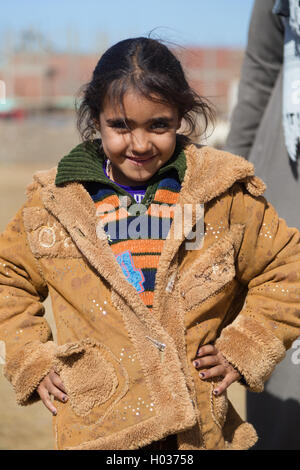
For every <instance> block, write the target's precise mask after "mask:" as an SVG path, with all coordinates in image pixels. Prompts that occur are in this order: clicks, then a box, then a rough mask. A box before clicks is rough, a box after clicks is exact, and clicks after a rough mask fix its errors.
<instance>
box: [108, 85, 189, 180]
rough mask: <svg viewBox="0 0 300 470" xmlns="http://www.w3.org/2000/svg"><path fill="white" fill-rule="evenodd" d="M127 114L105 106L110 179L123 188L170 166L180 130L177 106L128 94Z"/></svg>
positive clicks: (134, 93)
mask: <svg viewBox="0 0 300 470" xmlns="http://www.w3.org/2000/svg"><path fill="white" fill-rule="evenodd" d="M124 113H125V119H124V116H123V113H122V112H121V110H118V109H116V106H112V104H111V103H110V102H108V101H107V102H106V103H104V107H103V111H102V112H101V113H100V117H99V118H100V119H99V124H100V133H101V138H102V145H103V150H104V152H105V154H106V156H107V157H108V158H109V160H110V162H111V168H112V171H111V174H110V178H111V179H113V180H114V181H115V182H117V183H119V184H124V185H128V186H134V185H140V184H143V183H144V182H146V181H147V180H148V179H149V178H151V176H153V175H154V174H155V173H156V172H157V170H158V169H159V168H160V167H161V166H163V165H164V163H166V162H167V161H168V160H169V159H170V158H171V156H172V155H173V152H174V150H175V145H176V131H177V129H178V128H179V127H180V120H179V119H178V112H177V110H176V109H175V108H174V107H173V106H169V105H166V104H161V103H155V102H153V101H150V100H148V99H146V98H144V97H143V96H142V95H140V94H138V93H136V92H134V91H128V92H126V93H125V96H124Z"/></svg>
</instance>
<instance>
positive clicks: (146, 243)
mask: <svg viewBox="0 0 300 470" xmlns="http://www.w3.org/2000/svg"><path fill="white" fill-rule="evenodd" d="M164 242H165V240H151V239H149V240H143V239H142V240H124V241H122V242H118V243H116V244H115V245H111V248H112V250H113V252H114V253H115V254H118V253H121V252H123V251H127V250H130V251H131V253H132V254H134V253H144V252H150V253H151V252H152V253H158V252H160V253H161V251H162V249H163V245H164Z"/></svg>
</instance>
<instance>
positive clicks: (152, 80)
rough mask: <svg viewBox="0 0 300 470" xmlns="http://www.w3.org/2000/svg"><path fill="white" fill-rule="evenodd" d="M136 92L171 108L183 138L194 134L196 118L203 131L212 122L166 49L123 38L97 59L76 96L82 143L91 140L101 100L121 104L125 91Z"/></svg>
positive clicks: (155, 42)
mask: <svg viewBox="0 0 300 470" xmlns="http://www.w3.org/2000/svg"><path fill="white" fill-rule="evenodd" d="M132 88H133V89H136V90H137V91H138V92H139V93H141V94H142V95H143V96H145V97H146V98H148V99H151V100H153V101H157V102H162V103H168V104H171V105H174V106H175V107H176V108H177V110H178V113H179V118H180V119H184V121H185V122H186V124H187V130H188V132H187V135H188V136H190V135H191V134H194V135H195V134H196V127H197V124H196V120H197V117H198V116H199V115H200V116H201V117H202V118H203V120H204V129H202V132H201V133H203V132H205V131H206V130H207V127H208V125H209V123H210V122H211V121H213V120H214V112H213V109H212V107H211V105H210V104H209V102H208V100H207V99H205V98H203V97H200V96H199V95H198V94H197V93H196V92H195V91H194V90H193V89H192V88H191V87H190V86H189V84H188V82H187V80H186V77H185V74H184V71H183V69H182V66H181V64H180V62H179V60H177V58H176V57H175V55H174V54H173V53H172V52H171V51H170V49H169V48H168V47H166V46H165V45H164V44H162V43H161V42H160V41H158V40H155V39H150V38H146V37H138V38H133V39H125V40H123V41H120V42H118V43H117V44H115V45H114V46H112V47H110V48H109V49H108V50H107V51H106V52H105V53H104V54H103V55H102V57H101V58H100V60H99V62H98V64H97V66H96V68H95V70H94V72H93V76H92V80H91V81H90V82H89V83H87V84H86V85H84V86H83V87H82V88H81V89H80V90H79V93H83V99H82V101H81V103H80V106H79V107H78V105H77V102H76V111H77V129H78V131H79V133H80V135H81V138H82V140H83V141H87V140H90V139H91V138H93V134H94V133H95V131H96V124H95V121H96V122H97V121H98V120H99V114H100V112H101V111H102V107H103V103H104V100H105V99H106V98H107V97H108V98H109V99H111V100H113V102H114V103H116V104H118V105H121V106H122V103H123V97H124V94H125V93H126V91H127V90H129V89H132Z"/></svg>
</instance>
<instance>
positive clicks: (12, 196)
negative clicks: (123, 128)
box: [0, 119, 245, 450]
mask: <svg viewBox="0 0 300 470" xmlns="http://www.w3.org/2000/svg"><path fill="white" fill-rule="evenodd" d="M50 124H51V125H49V126H45V122H44V121H43V120H41V121H36V122H31V123H27V124H26V123H22V124H20V125H17V124H15V123H2V122H0V142H1V146H0V232H1V231H3V230H4V228H5V227H6V225H7V223H8V222H9V220H10V219H11V218H12V217H13V216H14V214H15V213H16V212H17V210H18V209H19V208H20V206H21V205H22V204H23V202H24V200H25V188H26V186H27V184H29V183H30V182H31V180H32V174H33V173H34V172H35V171H37V170H40V169H45V168H51V167H52V166H54V165H56V164H57V162H58V160H59V159H60V158H61V157H62V156H63V155H65V154H66V153H67V152H68V150H69V149H70V148H72V147H73V146H75V145H76V144H77V143H78V142H79V139H78V135H77V133H76V131H75V129H74V124H73V123H72V121H71V120H70V119H69V120H68V121H67V122H64V121H61V122H60V121H59V120H58V122H56V123H55V125H54V123H53V122H52V121H51V123H50ZM62 136H63V138H62ZM45 308H46V318H47V321H48V322H49V324H50V326H51V328H52V331H53V333H54V337H55V325H54V322H53V316H52V309H51V305H50V301H49V299H47V300H46V301H45ZM2 369H3V366H0V423H1V424H0V450H3V449H8V450H21V449H25V450H26V449H35V450H40V449H44V450H47V449H53V437H52V429H51V419H52V416H51V414H50V412H49V411H48V410H47V409H46V408H45V407H44V406H43V405H42V404H41V403H37V404H34V405H31V406H29V407H20V406H18V405H16V402H15V397H14V393H13V390H12V388H11V385H10V384H9V383H8V381H7V380H6V379H5V378H4V377H3V371H2ZM229 396H230V399H231V400H232V402H233V404H234V406H235V408H236V409H237V411H238V412H239V413H240V415H241V416H242V417H243V418H245V393H244V389H243V388H242V387H241V386H240V385H238V384H234V385H233V386H231V387H230V389H229Z"/></svg>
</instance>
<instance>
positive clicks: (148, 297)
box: [139, 290, 154, 305]
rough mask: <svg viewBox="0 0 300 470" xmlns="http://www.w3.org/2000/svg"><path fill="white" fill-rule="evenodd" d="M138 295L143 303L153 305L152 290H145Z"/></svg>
mask: <svg viewBox="0 0 300 470" xmlns="http://www.w3.org/2000/svg"><path fill="white" fill-rule="evenodd" d="M139 295H140V297H141V299H142V301H143V302H144V304H145V305H153V299H154V292H151V291H147V290H146V291H144V292H142V293H141V294H139Z"/></svg>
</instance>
